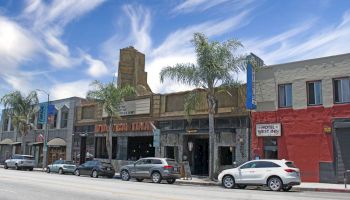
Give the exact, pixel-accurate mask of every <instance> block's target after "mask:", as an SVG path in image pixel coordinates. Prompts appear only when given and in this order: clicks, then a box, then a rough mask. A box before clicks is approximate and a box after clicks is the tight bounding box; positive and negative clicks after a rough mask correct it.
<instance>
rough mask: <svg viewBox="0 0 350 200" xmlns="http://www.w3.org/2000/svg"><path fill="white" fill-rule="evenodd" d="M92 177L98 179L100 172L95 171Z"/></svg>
mask: <svg viewBox="0 0 350 200" xmlns="http://www.w3.org/2000/svg"><path fill="white" fill-rule="evenodd" d="M91 176H92V177H93V178H98V172H97V171H96V170H93V171H92V174H91Z"/></svg>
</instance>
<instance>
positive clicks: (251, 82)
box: [246, 53, 264, 110]
mask: <svg viewBox="0 0 350 200" xmlns="http://www.w3.org/2000/svg"><path fill="white" fill-rule="evenodd" d="M247 59H248V62H247V89H246V91H247V94H246V95H247V97H246V108H247V109H248V110H255V109H256V96H255V70H256V69H255V67H261V66H263V65H264V61H263V60H262V59H261V58H259V57H258V56H256V55H254V54H252V53H251V54H250V55H249V56H248V57H247ZM253 65H255V67H254V66H253Z"/></svg>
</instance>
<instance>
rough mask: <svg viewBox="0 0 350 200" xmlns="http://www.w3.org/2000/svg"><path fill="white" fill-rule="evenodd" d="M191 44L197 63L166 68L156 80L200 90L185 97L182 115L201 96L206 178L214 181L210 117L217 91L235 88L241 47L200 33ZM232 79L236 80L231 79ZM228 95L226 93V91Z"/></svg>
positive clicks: (242, 61)
mask: <svg viewBox="0 0 350 200" xmlns="http://www.w3.org/2000/svg"><path fill="white" fill-rule="evenodd" d="M192 43H193V45H194V47H195V52H196V56H197V64H191V63H185V64H176V65H175V66H168V67H166V68H164V69H162V71H161V72H160V80H161V82H164V80H165V79H167V78H168V79H171V80H175V81H177V82H179V83H182V84H186V85H190V86H194V87H196V88H200V89H197V90H193V91H191V92H190V93H189V94H188V95H187V96H186V98H185V105H184V108H185V113H186V115H187V116H189V115H191V113H192V111H193V110H195V107H196V106H198V103H199V102H202V101H201V100H200V99H201V97H203V93H204V94H205V97H206V102H207V105H208V115H209V178H210V179H213V178H214V139H215V135H214V133H215V131H214V115H215V110H216V107H217V97H216V94H217V93H218V92H228V91H229V90H228V89H229V88H232V87H237V86H238V85H240V83H239V82H238V81H237V75H238V73H239V72H240V71H241V70H245V57H244V56H242V55H236V54H235V52H236V51H237V50H238V49H239V48H241V47H242V44H241V43H240V42H239V41H237V40H227V41H225V42H222V43H220V42H217V41H209V40H208V38H207V37H206V36H205V35H204V34H202V33H195V34H194V37H193V40H192ZM235 77H236V78H235ZM228 93H229V92H228Z"/></svg>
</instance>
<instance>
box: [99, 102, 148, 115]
mask: <svg viewBox="0 0 350 200" xmlns="http://www.w3.org/2000/svg"><path fill="white" fill-rule="evenodd" d="M150 111H151V99H150V98H146V99H137V100H132V101H125V102H122V103H121V104H120V106H119V116H127V115H144V114H149V113H150ZM107 116H108V115H107V113H106V112H105V111H103V115H102V117H107Z"/></svg>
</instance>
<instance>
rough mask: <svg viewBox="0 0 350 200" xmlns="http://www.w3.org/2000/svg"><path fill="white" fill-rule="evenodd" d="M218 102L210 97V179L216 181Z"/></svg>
mask: <svg viewBox="0 0 350 200" xmlns="http://www.w3.org/2000/svg"><path fill="white" fill-rule="evenodd" d="M215 107H216V102H215V98H214V96H211V95H208V111H209V112H208V113H209V179H211V180H213V179H214V166H215V159H214V150H215V148H214V144H215V130H214V127H215V126H214V114H215Z"/></svg>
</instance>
